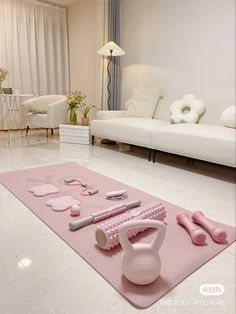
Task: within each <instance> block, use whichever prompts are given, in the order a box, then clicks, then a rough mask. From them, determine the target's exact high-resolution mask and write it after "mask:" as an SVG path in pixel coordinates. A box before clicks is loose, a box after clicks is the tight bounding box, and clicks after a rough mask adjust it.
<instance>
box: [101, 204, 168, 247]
mask: <svg viewBox="0 0 236 314" xmlns="http://www.w3.org/2000/svg"><path fill="white" fill-rule="evenodd" d="M165 217H166V210H165V207H164V206H163V205H162V204H161V203H149V204H146V205H144V206H141V207H139V208H137V209H134V210H132V211H129V212H126V213H124V214H122V215H119V216H117V217H114V218H111V219H109V220H107V221H105V222H104V223H102V224H101V225H99V226H98V228H97V230H96V240H97V243H98V245H99V246H100V247H101V248H102V249H103V250H110V249H112V248H113V247H115V246H117V245H119V243H120V240H119V226H120V225H121V224H123V223H124V222H127V221H131V220H137V219H138V220H140V219H142V220H144V219H145V220H146V219H152V220H161V221H163V220H164V218H165ZM146 229H147V228H135V229H130V230H129V231H128V232H127V236H128V238H131V237H134V236H135V235H136V234H137V233H139V232H141V231H144V230H146Z"/></svg>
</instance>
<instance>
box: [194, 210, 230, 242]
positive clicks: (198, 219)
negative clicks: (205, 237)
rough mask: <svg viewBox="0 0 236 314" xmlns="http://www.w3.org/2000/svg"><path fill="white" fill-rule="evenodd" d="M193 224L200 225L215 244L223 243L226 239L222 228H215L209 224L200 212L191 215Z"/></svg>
mask: <svg viewBox="0 0 236 314" xmlns="http://www.w3.org/2000/svg"><path fill="white" fill-rule="evenodd" d="M192 219H193V222H195V223H197V224H198V225H201V226H202V227H204V229H206V231H207V232H208V233H209V234H210V236H211V237H212V239H213V240H214V241H215V242H219V243H223V242H225V240H226V238H227V233H226V231H225V230H223V229H222V228H219V227H216V226H215V225H214V224H213V223H211V222H210V221H209V220H208V219H207V218H206V216H205V215H204V214H203V213H202V212H201V211H197V212H195V213H194V214H193V215H192Z"/></svg>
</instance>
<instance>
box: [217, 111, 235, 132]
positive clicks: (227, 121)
mask: <svg viewBox="0 0 236 314" xmlns="http://www.w3.org/2000/svg"><path fill="white" fill-rule="evenodd" d="M235 107H236V106H235V105H233V106H230V107H228V108H226V109H225V110H224V112H223V113H222V115H221V117H220V121H221V122H222V123H223V125H224V126H227V127H229V128H234V129H235V128H236V121H235V114H236V112H235Z"/></svg>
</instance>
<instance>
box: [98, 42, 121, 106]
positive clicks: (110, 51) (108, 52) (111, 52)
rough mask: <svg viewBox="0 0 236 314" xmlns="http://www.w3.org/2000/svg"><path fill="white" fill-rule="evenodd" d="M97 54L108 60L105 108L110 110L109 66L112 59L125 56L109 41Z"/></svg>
mask: <svg viewBox="0 0 236 314" xmlns="http://www.w3.org/2000/svg"><path fill="white" fill-rule="evenodd" d="M98 54H99V55H102V56H106V57H108V58H109V61H108V63H107V76H108V82H107V92H108V98H107V108H108V110H111V106H110V99H111V91H110V85H111V74H110V70H109V69H110V64H111V62H112V57H117V56H122V55H124V54H125V51H124V50H123V49H121V48H120V47H119V46H118V45H117V44H115V43H114V42H113V41H109V42H108V43H107V44H106V45H105V46H103V47H102V48H101V49H99V50H98Z"/></svg>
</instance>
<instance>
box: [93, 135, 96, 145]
mask: <svg viewBox="0 0 236 314" xmlns="http://www.w3.org/2000/svg"><path fill="white" fill-rule="evenodd" d="M94 140H95V136H94V135H92V145H94Z"/></svg>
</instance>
